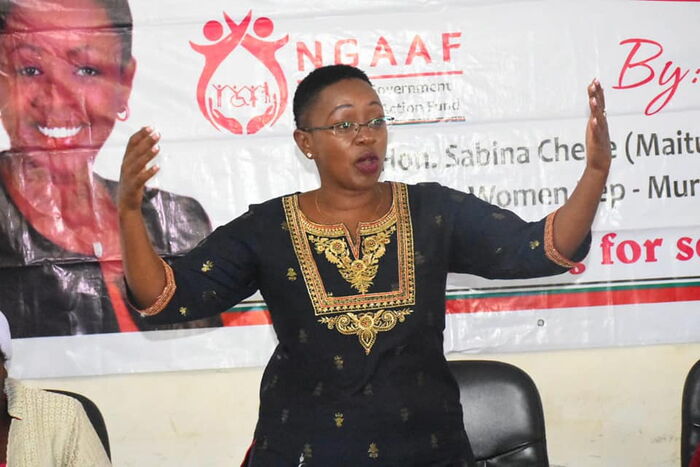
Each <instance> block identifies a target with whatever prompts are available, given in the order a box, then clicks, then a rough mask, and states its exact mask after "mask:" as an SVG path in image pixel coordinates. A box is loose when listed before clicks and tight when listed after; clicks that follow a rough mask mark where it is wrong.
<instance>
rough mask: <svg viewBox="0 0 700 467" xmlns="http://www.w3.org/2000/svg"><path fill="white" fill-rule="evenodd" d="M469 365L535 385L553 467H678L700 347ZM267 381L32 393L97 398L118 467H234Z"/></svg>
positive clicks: (73, 384) (84, 384)
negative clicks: (505, 367) (510, 368)
mask: <svg viewBox="0 0 700 467" xmlns="http://www.w3.org/2000/svg"><path fill="white" fill-rule="evenodd" d="M453 358H462V356H453ZM468 358H479V359H480V358H488V359H495V360H502V361H506V362H510V363H513V364H515V365H517V366H519V367H521V368H523V369H524V370H525V371H527V372H528V373H529V374H530V376H531V377H532V378H533V379H534V380H535V383H536V384H537V386H538V388H539V390H540V394H541V396H542V400H543V404H544V409H545V418H546V424H547V436H548V447H549V455H550V461H551V463H552V464H553V465H557V466H567V467H574V466H575V467H599V466H600V467H603V466H605V467H610V466H621V467H624V466H634V467H644V466H650V467H651V466H653V467H664V466H674V467H676V466H678V464H679V446H680V438H679V437H680V404H681V393H682V388H683V383H684V380H685V376H686V374H687V372H688V370H689V369H690V367H691V366H692V364H693V363H694V362H695V361H697V360H698V359H699V358H700V344H690V345H673V346H651V347H636V348H629V347H628V348H613V349H594V350H575V351H560V352H542V353H527V354H507V355H489V356H470V357H468ZM261 376H262V369H261V368H247V369H232V370H219V371H192V372H180V373H157V374H154V373H151V374H134V375H115V376H103V377H90V378H66V379H50V380H33V381H31V384H33V385H37V386H40V387H45V388H62V389H69V390H74V391H77V392H81V393H83V394H86V395H88V396H89V397H91V398H92V399H93V400H94V401H95V402H96V403H97V404H98V405H99V406H100V408H101V410H102V413H103V415H104V417H105V419H106V422H107V425H108V429H109V434H110V441H111V443H112V457H113V460H114V463H115V465H118V466H144V465H148V466H161V465H162V466H194V465H196V466H231V465H238V463H239V462H240V460H241V458H242V456H243V453H244V452H245V450H246V448H247V446H248V444H249V443H250V440H251V436H252V433H253V429H254V426H255V421H256V416H257V404H258V395H257V392H258V384H259V383H260V378H261Z"/></svg>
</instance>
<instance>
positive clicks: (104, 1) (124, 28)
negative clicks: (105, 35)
mask: <svg viewBox="0 0 700 467" xmlns="http://www.w3.org/2000/svg"><path fill="white" fill-rule="evenodd" d="M22 1H23V0H0V32H5V28H6V27H7V17H8V16H10V13H12V9H13V8H14V7H15V6H17V5H18V4H21V3H22ZM25 1H26V0H25ZM93 1H94V2H95V4H96V5H97V6H99V7H102V8H104V10H105V13H107V18H109V21H110V23H111V26H112V27H113V28H114V30H115V31H116V32H117V33H118V34H119V39H120V40H121V43H122V56H121V63H122V66H125V65H126V64H127V63H129V60H131V44H132V36H133V29H134V20H133V17H132V16H131V8H130V7H129V0H93ZM41 13H42V14H46V13H43V12H41Z"/></svg>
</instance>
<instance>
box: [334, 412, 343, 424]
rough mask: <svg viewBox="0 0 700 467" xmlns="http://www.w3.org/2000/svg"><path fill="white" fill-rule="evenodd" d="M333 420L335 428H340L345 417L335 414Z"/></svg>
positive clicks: (339, 413) (338, 413)
mask: <svg viewBox="0 0 700 467" xmlns="http://www.w3.org/2000/svg"><path fill="white" fill-rule="evenodd" d="M333 420H334V421H335V426H337V427H338V428H342V427H343V422H344V421H345V416H344V415H343V414H342V412H336V413H335V416H334V417H333Z"/></svg>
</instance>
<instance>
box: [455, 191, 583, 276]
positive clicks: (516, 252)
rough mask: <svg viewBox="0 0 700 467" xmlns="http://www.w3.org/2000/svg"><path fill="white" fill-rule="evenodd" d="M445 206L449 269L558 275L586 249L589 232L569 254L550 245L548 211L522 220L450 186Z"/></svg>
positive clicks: (481, 272)
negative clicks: (534, 219) (536, 218)
mask: <svg viewBox="0 0 700 467" xmlns="http://www.w3.org/2000/svg"><path fill="white" fill-rule="evenodd" d="M445 190H447V193H446V198H447V199H445V200H444V201H445V202H444V205H445V206H446V209H447V210H448V213H449V214H448V215H449V216H450V217H451V221H452V222H451V226H452V231H451V238H450V251H449V255H450V256H449V257H450V271H451V272H461V273H469V274H475V275H479V276H482V277H485V278H488V279H526V278H532V277H540V276H549V275H554V274H561V273H563V272H566V271H567V270H569V269H570V268H571V267H573V266H574V265H575V264H576V263H577V262H579V261H581V260H582V259H583V258H584V257H585V256H586V254H587V253H588V249H589V248H590V243H591V234H590V232H589V233H588V235H587V236H586V238H585V239H584V241H583V242H582V244H581V246H580V247H579V249H578V251H577V252H576V254H575V255H574V256H573V258H570V259H569V258H565V257H563V256H562V255H561V254H560V253H558V252H557V250H556V249H555V248H554V242H553V235H554V233H553V220H554V216H555V215H556V213H552V214H550V215H549V216H547V217H545V218H544V219H542V220H540V221H537V222H526V221H524V220H523V219H521V218H520V217H518V216H517V215H516V214H515V213H513V212H512V211H508V210H506V209H501V208H499V207H497V206H494V205H492V204H489V203H487V202H486V201H483V200H481V199H479V198H477V197H476V196H474V195H471V194H467V193H462V192H459V191H456V190H452V189H448V188H446V189H445Z"/></svg>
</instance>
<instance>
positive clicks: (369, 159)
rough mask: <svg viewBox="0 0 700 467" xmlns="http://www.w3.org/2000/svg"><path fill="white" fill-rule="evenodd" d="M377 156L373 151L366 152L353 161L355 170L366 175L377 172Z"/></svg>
mask: <svg viewBox="0 0 700 467" xmlns="http://www.w3.org/2000/svg"><path fill="white" fill-rule="evenodd" d="M380 165H381V164H380V161H379V156H377V155H376V154H374V153H367V154H364V155H363V156H362V157H360V158H359V159H358V160H357V161H355V167H357V170H359V171H360V172H362V173H363V174H366V175H371V174H374V173H377V172H378V171H379V168H380Z"/></svg>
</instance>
